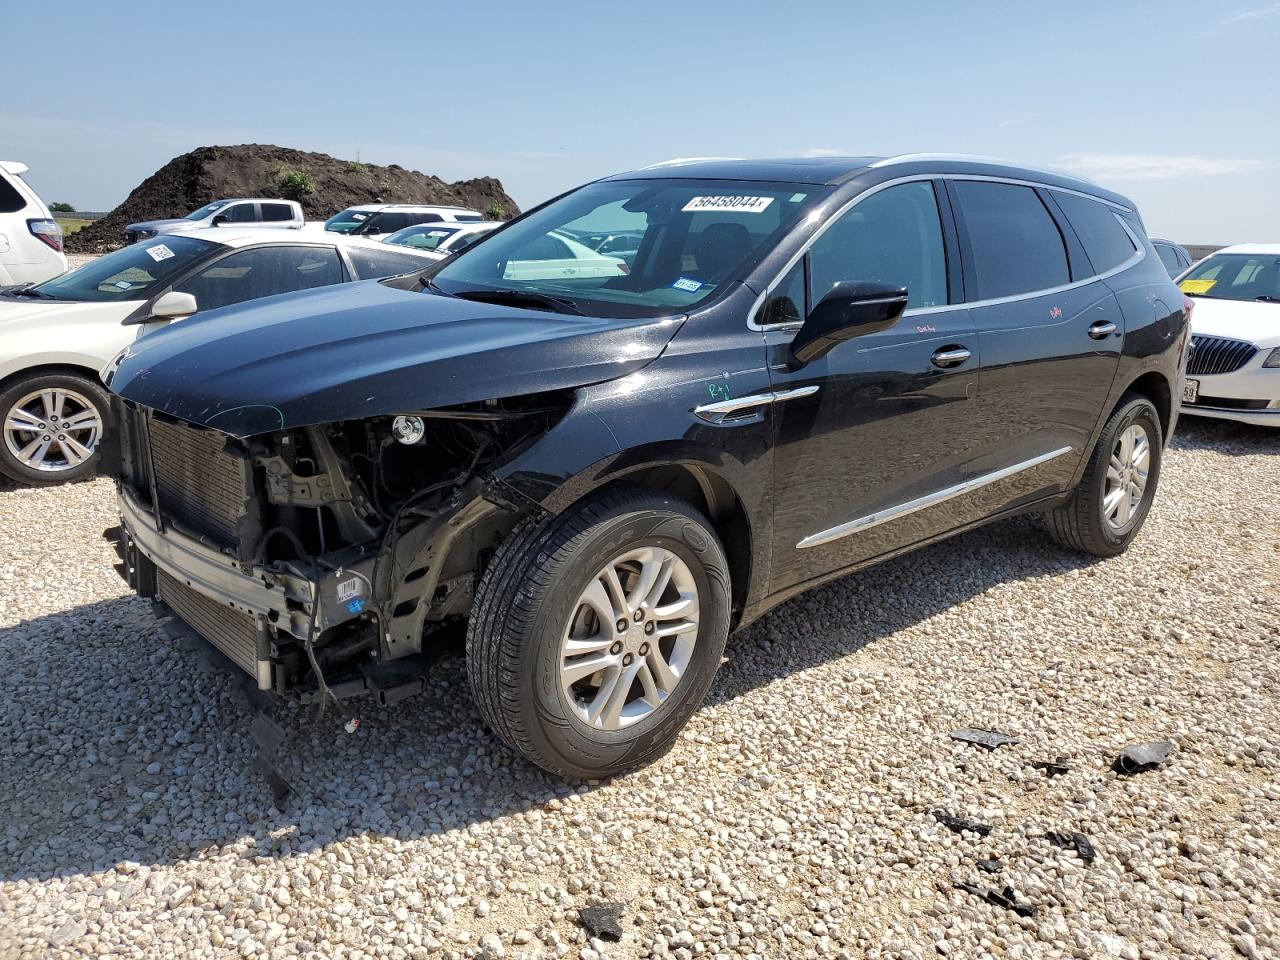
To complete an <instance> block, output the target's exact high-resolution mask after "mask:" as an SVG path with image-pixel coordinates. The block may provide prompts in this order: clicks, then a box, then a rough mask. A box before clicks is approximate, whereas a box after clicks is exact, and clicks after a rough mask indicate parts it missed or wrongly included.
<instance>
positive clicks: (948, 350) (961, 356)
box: [931, 346, 973, 369]
mask: <svg viewBox="0 0 1280 960" xmlns="http://www.w3.org/2000/svg"><path fill="white" fill-rule="evenodd" d="M971 356H973V354H972V353H970V352H969V349H968V348H967V347H960V346H950V347H943V348H942V349H940V350H935V351H934V353H933V357H932V358H931V359H932V360H933V365H934V366H935V367H942V368H944V369H945V368H947V367H958V366H960V364H962V363H964V362H965V361H966V360H968V359H969V358H970V357H971Z"/></svg>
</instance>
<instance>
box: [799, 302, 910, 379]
mask: <svg viewBox="0 0 1280 960" xmlns="http://www.w3.org/2000/svg"><path fill="white" fill-rule="evenodd" d="M906 308H907V291H906V288H905V287H895V286H893V285H892V284H889V283H875V282H872V281H866V280H847V281H844V282H842V283H837V284H836V285H835V286H834V287H832V288H831V289H830V290H828V291H827V295H826V296H824V297H823V298H822V299H821V300H819V301H818V305H817V306H815V307H814V308H813V309H812V310H811V311H810V312H809V316H808V318H807V319H806V320H805V322H804V324H803V325H802V326H801V327H800V329H799V330H797V331H796V335H795V339H793V340H792V341H791V363H790V367H791V369H792V370H798V369H799V368H800V367H803V366H804V365H805V364H807V363H813V361H815V360H818V359H820V358H822V357H825V356H826V355H827V354H828V353H830V352H831V351H832V349H834V348H835V347H836V346H838V345H839V344H842V343H844V342H845V341H846V340H852V339H853V338H854V337H861V336H863V335H864V334H868V333H877V332H878V331H880V330H888V329H889V328H890V327H892V326H893V325H894V324H895V323H897V322H898V318H899V317H901V316H902V311H903V310H905V309H906Z"/></svg>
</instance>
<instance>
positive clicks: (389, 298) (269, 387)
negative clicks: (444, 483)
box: [108, 280, 682, 437]
mask: <svg viewBox="0 0 1280 960" xmlns="http://www.w3.org/2000/svg"><path fill="white" fill-rule="evenodd" d="M681 321H682V318H674V319H673V318H666V319H661V320H652V319H643V320H608V319H601V318H594V317H578V316H567V315H565V314H558V313H549V312H546V311H541V310H526V309H521V308H516V307H506V306H494V305H492V304H486V303H476V302H474V301H468V300H459V299H456V298H453V297H443V296H437V295H434V294H429V293H416V292H412V291H408V290H399V289H396V288H394V287H391V286H385V285H383V284H382V283H380V282H378V281H376V280H368V281H364V282H361V283H346V284H339V285H335V286H332V287H324V288H320V289H317V290H311V291H306V292H303V293H296V294H285V295H283V296H278V297H268V298H266V299H263V300H257V301H254V302H252V303H246V304H242V305H240V306H238V307H228V308H226V309H223V310H213V311H210V312H208V313H201V314H197V315H196V316H194V317H191V318H189V319H187V320H184V321H183V322H182V323H176V324H173V325H171V326H169V327H168V328H166V329H164V330H160V331H158V332H156V333H153V334H149V335H147V336H146V337H143V338H141V339H140V340H139V341H138V342H137V343H136V344H135V345H134V346H132V347H130V348H129V349H128V350H127V351H125V353H124V354H123V355H122V356H121V358H120V359H119V362H118V365H117V366H116V367H115V369H114V370H112V371H110V372H109V381H108V383H109V386H110V387H111V389H112V390H113V391H115V392H116V393H118V394H119V395H120V396H122V397H124V398H125V399H126V400H131V401H133V402H135V403H138V404H141V405H142V406H145V407H151V408H153V409H156V410H159V411H161V412H163V413H167V414H170V415H171V416H174V417H177V418H179V419H181V420H186V421H188V422H190V423H196V424H200V425H203V426H208V427H213V428H215V429H217V430H221V431H223V432H225V433H230V434H232V435H234V436H238V437H247V436H252V435H254V434H258V433H267V432H270V431H274V430H281V429H285V428H289V427H302V426H308V425H310V424H316V423H329V422H333V421H336V420H356V419H363V418H365V417H374V416H386V415H392V414H397V413H405V412H409V411H413V410H428V409H431V408H433V407H442V406H452V405H455V404H460V403H474V402H476V401H480V400H489V399H500V398H503V397H512V396H518V395H521V394H526V393H537V392H540V391H544V390H563V389H569V388H573V387H580V386H587V385H589V384H592V383H600V382H602V381H605V380H612V379H614V378H616V377H621V376H625V375H627V374H629V373H633V372H635V371H636V370H639V369H640V368H641V367H643V366H645V365H646V364H647V363H649V362H650V361H651V360H653V359H654V358H655V357H657V356H658V355H659V354H660V353H661V352H662V350H663V348H664V347H665V346H666V344H667V342H668V341H669V340H670V339H671V337H672V336H673V335H674V334H675V332H676V330H678V329H679V327H680V323H681Z"/></svg>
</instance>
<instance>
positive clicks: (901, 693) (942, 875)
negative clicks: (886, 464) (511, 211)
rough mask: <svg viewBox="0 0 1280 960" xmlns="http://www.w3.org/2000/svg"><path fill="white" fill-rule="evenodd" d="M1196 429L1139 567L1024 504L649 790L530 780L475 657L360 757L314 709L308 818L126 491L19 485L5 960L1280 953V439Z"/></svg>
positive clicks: (296, 763) (796, 650)
mask: <svg viewBox="0 0 1280 960" xmlns="http://www.w3.org/2000/svg"><path fill="white" fill-rule="evenodd" d="M1183 424H1184V425H1183V428H1182V430H1181V431H1180V434H1179V436H1178V438H1177V440H1176V441H1175V444H1174V449H1173V450H1172V452H1171V453H1170V455H1169V457H1168V459H1167V461H1166V465H1165V473H1164V476H1163V477H1162V491H1161V496H1160V497H1159V498H1158V500H1157V504H1156V508H1155V510H1154V512H1153V514H1152V516H1151V518H1150V520H1149V521H1148V523H1147V527H1146V530H1145V532H1144V533H1143V535H1142V536H1141V538H1140V539H1139V540H1138V542H1137V543H1136V544H1135V545H1134V547H1133V549H1132V550H1131V551H1130V552H1129V553H1128V554H1127V555H1125V556H1124V557H1121V558H1119V559H1116V560H1111V561H1107V562H1090V561H1089V560H1088V559H1083V558H1080V557H1077V556H1074V555H1072V554H1068V553H1066V552H1064V551H1062V550H1060V549H1058V548H1057V547H1055V546H1054V545H1052V543H1051V542H1050V541H1049V540H1048V538H1047V537H1046V535H1045V534H1044V533H1043V532H1042V530H1041V529H1040V527H1039V526H1037V525H1036V524H1035V523H1034V522H1033V521H1031V520H1018V521H1012V522H1006V523H1002V524H998V525H995V526H991V527H988V528H986V529H984V530H981V531H977V532H974V533H971V534H967V535H965V536H962V537H959V538H956V539H954V540H951V541H949V542H947V543H944V544H941V545H938V546H935V547H932V548H930V549H927V550H924V551H922V552H918V553H915V554H913V555H910V556H907V557H904V558H901V559H899V560H896V561H893V562H891V563H888V564H886V565H884V566H881V567H879V568H877V569H874V570H871V571H868V572H865V573H863V574H859V575H856V576H852V577H848V578H846V579H844V580H842V581H840V582H837V583H835V584H832V585H830V586H828V587H826V588H824V589H822V590H819V591H817V592H815V593H813V594H811V595H809V596H807V597H802V598H800V599H798V600H795V601H793V602H791V603H788V604H787V605H785V606H783V607H781V608H779V609H778V610H777V611H776V612H775V613H773V614H772V615H770V616H769V617H767V618H766V619H765V620H764V621H763V622H761V623H759V624H757V625H755V626H753V627H752V628H751V629H749V630H747V631H745V632H744V633H743V634H741V635H739V636H738V637H737V638H735V639H734V640H733V641H731V644H730V649H729V655H730V658H731V659H730V662H729V663H728V664H727V665H726V666H725V667H724V668H723V669H722V671H721V672H720V675H719V678H718V680H717V682H716V683H715V685H714V686H713V688H712V693H711V697H710V700H709V702H708V704H707V705H706V706H705V707H704V708H703V709H702V710H701V711H700V712H699V713H698V714H696V715H695V717H694V718H693V721H692V722H691V723H690V725H689V727H688V729H687V730H686V732H685V733H684V735H683V736H682V738H681V739H680V741H679V742H678V743H677V745H676V747H675V748H674V749H673V750H672V751H671V753H670V754H668V755H667V756H666V757H665V758H663V759H662V760H660V761H658V762H656V763H654V764H653V765H652V766H650V767H648V768H647V769H644V770H641V771H640V772H638V773H635V774H632V775H629V776H625V777H619V778H616V779H614V780H610V781H607V782H604V783H599V784H585V785H566V784H563V783H560V782H557V781H555V780H554V779H552V778H550V777H548V776H546V775H543V774H542V773H540V772H539V771H537V770H535V769H532V768H531V767H530V766H529V765H527V764H526V763H524V762H522V761H521V760H520V759H518V758H517V757H515V756H514V755H513V754H512V753H511V751H509V750H507V749H506V748H504V747H503V746H502V745H501V744H499V743H498V742H497V741H496V740H495V739H494V738H493V737H492V736H490V735H489V733H488V732H487V731H486V730H485V729H484V728H483V727H482V726H481V725H480V723H479V721H478V718H477V715H476V712H475V710H474V708H473V706H472V704H471V701H470V698H469V696H468V694H467V691H466V685H465V676H464V672H463V669H462V665H461V663H460V661H458V660H457V659H453V660H446V661H445V662H444V663H443V664H442V666H441V668H440V669H439V671H438V673H437V674H436V675H435V677H434V679H433V682H432V684H431V691H430V693H431V696H430V697H428V698H426V699H422V700H419V701H414V702H409V703H406V704H402V705H401V706H399V707H396V708H393V709H389V710H384V711H380V710H377V709H376V708H369V709H368V710H367V712H365V713H364V715H363V720H364V723H363V726H362V727H361V728H360V730H359V731H358V732H357V733H356V734H354V735H348V734H346V733H344V732H343V730H342V726H341V723H340V722H339V721H338V720H337V719H335V718H334V717H333V716H332V715H329V716H326V717H325V718H323V719H316V718H315V717H314V715H313V714H312V713H311V712H310V711H308V710H303V709H301V708H297V707H291V706H287V705H286V706H283V707H277V708H276V710H275V715H276V717H277V718H278V719H279V720H280V721H281V723H282V724H283V725H284V726H285V727H286V728H287V730H288V732H289V735H290V737H291V739H292V748H291V752H290V754H289V756H288V758H287V759H286V760H285V761H284V764H283V766H284V770H285V773H286V774H287V775H288V776H289V777H290V778H291V780H292V781H293V783H294V784H295V786H296V788H297V793H296V795H295V796H294V797H293V798H292V799H291V800H290V801H289V802H288V803H287V804H286V805H285V806H286V809H285V810H284V812H283V813H281V812H277V811H275V810H274V809H272V807H271V802H270V793H269V792H268V790H267V788H266V787H265V785H264V783H263V780H262V778H261V777H260V776H259V775H258V774H257V773H255V772H254V770H253V769H252V761H253V753H252V750H251V748H250V746H249V740H248V737H247V733H246V731H247V726H248V722H249V719H250V715H251V714H250V708H249V706H248V705H247V701H246V699H245V697H244V695H243V692H242V685H241V683H240V681H239V679H238V678H237V676H236V675H235V674H233V673H229V672H226V671H224V670H223V669H221V668H220V667H218V666H217V665H216V664H215V663H214V661H213V659H212V658H211V657H209V656H207V655H202V652H201V651H200V650H197V649H186V648H184V647H183V646H182V645H181V644H175V643H174V642H173V641H170V640H167V639H166V638H165V636H164V634H163V633H162V631H160V630H159V629H158V628H157V627H156V626H155V624H154V623H153V621H152V618H151V615H150V613H149V609H148V606H147V604H145V603H143V602H141V601H138V600H136V599H130V598H129V597H128V596H126V593H125V591H124V589H123V586H122V584H121V582H120V581H119V580H118V579H117V578H116V575H115V573H114V572H112V570H111V562H112V559H113V557H112V556H111V555H110V553H109V549H108V547H107V545H106V544H105V543H104V542H103V541H101V540H100V539H99V538H98V531H100V530H101V529H102V528H104V527H106V526H108V525H110V524H111V523H113V517H112V507H111V504H112V490H111V487H110V485H109V484H108V483H106V482H103V481H96V482H94V483H91V484H83V485H79V486H75V487H72V488H62V489H55V490H26V489H17V488H12V487H8V488H0V655H3V658H4V664H5V674H4V681H3V688H2V689H3V695H2V696H0V720H2V722H3V727H2V729H4V730H5V731H6V732H7V736H6V737H5V738H4V739H3V740H0V798H3V799H2V801H0V802H2V803H3V812H2V813H0V956H3V957H6V958H7V957H13V956H17V957H58V956H83V955H92V954H97V955H111V956H119V957H144V956H145V957H168V956H190V955H196V956H206V957H214V956H236V955H240V956H246V957H272V958H275V957H292V956H306V957H316V958H321V957H323V958H326V960H327V958H331V957H400V956H414V957H416V956H437V955H443V956H455V957H475V956H480V957H490V958H492V957H504V956H505V957H514V956H531V957H560V956H570V957H583V958H588V960H590V958H593V957H600V956H608V957H647V956H667V955H670V954H674V955H675V956H679V957H689V956H708V957H712V956H714V957H730V956H756V957H780V956H804V957H807V956H815V957H816V956H822V957H826V956H835V957H841V956H845V957H851V958H853V957H884V958H889V957H903V958H907V957H914V958H924V957H933V956H938V955H942V956H952V957H980V956H995V957H1009V958H1018V957H1021V958H1033V957H1034V958H1040V957H1050V958H1052V957H1090V958H1092V957H1109V956H1119V957H1130V958H1137V957H1144V958H1167V957H1183V956H1187V957H1223V958H1226V957H1234V956H1245V957H1264V956H1273V955H1276V953H1277V951H1280V825H1277V816H1276V814H1277V811H1280V802H1278V801H1280V752H1278V750H1277V745H1276V731H1277V729H1278V728H1280V705H1278V701H1277V693H1276V691H1277V690H1280V657H1277V652H1278V651H1280V634H1278V633H1277V629H1278V628H1277V625H1278V624H1280V566H1278V561H1277V557H1280V434H1277V433H1271V434H1268V433H1266V432H1264V431H1261V430H1256V429H1248V428H1243V427H1238V426H1235V425H1229V424H1221V423H1215V422H1211V421H1195V420H1184V421H1183ZM966 726H978V727H995V728H998V729H1000V730H1003V731H1005V732H1008V733H1010V734H1012V735H1014V736H1016V737H1018V738H1019V739H1020V742H1019V743H1017V744H1014V745H1010V746H1002V747H1000V748H999V749H997V750H994V751H991V752H988V751H985V750H982V749H980V748H978V747H974V746H969V745H965V744H962V743H957V742H953V741H951V740H950V739H949V736H948V735H949V733H950V732H951V731H952V730H954V729H956V728H959V727H966ZM1162 738H1170V739H1172V740H1174V741H1175V742H1176V744H1177V749H1176V751H1175V752H1174V753H1173V755H1172V756H1171V758H1170V759H1169V760H1168V761H1167V762H1166V763H1165V764H1164V765H1163V766H1162V767H1160V768H1158V769H1155V770H1152V771H1149V772H1145V773H1140V774H1137V775H1135V776H1132V777H1127V778H1125V777H1118V776H1117V775H1116V774H1115V773H1113V772H1111V771H1110V769H1109V765H1110V763H1111V761H1112V759H1113V758H1114V757H1115V755H1116V753H1117V751H1118V750H1120V749H1121V748H1122V747H1124V746H1125V745H1126V744H1130V743H1134V742H1138V741H1145V740H1154V739H1162ZM1057 757H1062V758H1063V761H1062V762H1063V763H1065V764H1066V765H1067V766H1068V767H1069V768H1070V770H1069V771H1068V772H1066V773H1064V774H1061V775H1058V776H1053V777H1050V776H1049V775H1048V774H1047V773H1046V772H1044V771H1042V770H1040V769H1038V768H1036V767H1034V766H1033V763H1034V762H1035V761H1037V760H1045V759H1049V760H1052V759H1054V758H1057ZM935 809H941V810H944V811H946V812H948V813H950V814H953V815H955V816H959V817H964V818H968V819H971V820H978V821H982V822H984V823H986V824H989V825H990V826H991V832H990V835H989V836H987V837H985V838H983V837H980V836H978V835H976V834H974V833H964V834H955V833H952V832H950V831H949V830H948V829H946V828H945V827H943V826H942V825H941V824H939V823H938V822H936V820H935V819H934V818H933V816H931V811H933V810H935ZM1052 830H1056V831H1064V832H1066V833H1068V834H1069V833H1071V832H1080V833H1082V834H1084V835H1086V836H1087V837H1088V838H1089V839H1090V841H1091V843H1092V845H1093V847H1094V848H1096V851H1097V857H1096V859H1095V860H1093V862H1092V863H1086V862H1085V861H1084V860H1083V859H1081V858H1080V856H1079V855H1078V854H1077V853H1076V852H1075V851H1073V850H1072V851H1068V850H1062V849H1059V848H1057V847H1055V846H1054V845H1052V844H1051V843H1050V842H1048V841H1047V840H1046V839H1045V836H1044V835H1045V833H1046V832H1047V831H1052ZM980 859H994V860H999V861H1000V862H1001V864H1002V865H1001V866H1000V867H999V868H998V869H997V872H996V873H994V874H987V873H983V872H981V871H980V870H979V869H978V867H977V865H976V864H977V861H978V860H980ZM956 881H964V882H969V883H974V884H979V885H981V886H982V887H984V888H986V887H1003V886H1004V885H1006V884H1007V885H1008V886H1010V887H1012V888H1013V891H1014V895H1015V897H1016V899H1017V901H1018V902H1020V903H1024V904H1027V905H1031V906H1034V907H1035V910H1036V912H1035V916H1034V917H1023V916H1020V915H1018V914H1017V913H1015V912H1014V911H1012V910H1009V909H1005V908H1002V907H1001V906H998V905H994V904H991V903H988V902H984V901H983V900H981V899H979V898H977V897H976V896H974V895H972V894H970V893H966V892H963V891H961V890H957V889H955V888H954V887H953V884H954V883H955V882H956ZM610 902H616V903H620V904H622V927H623V936H622V939H621V942H618V943H613V942H609V941H602V940H598V939H588V937H587V935H586V934H585V933H584V932H582V931H581V930H580V929H579V927H578V925H577V919H578V914H577V910H578V908H579V907H581V906H585V905H590V904H599V903H610Z"/></svg>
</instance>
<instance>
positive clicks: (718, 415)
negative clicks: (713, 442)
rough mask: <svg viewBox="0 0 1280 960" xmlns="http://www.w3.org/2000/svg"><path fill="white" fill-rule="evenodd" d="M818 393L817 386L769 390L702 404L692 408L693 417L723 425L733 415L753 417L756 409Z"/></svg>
mask: <svg viewBox="0 0 1280 960" xmlns="http://www.w3.org/2000/svg"><path fill="white" fill-rule="evenodd" d="M817 392H818V386H817V384H813V385H811V386H808V387H796V388H794V389H792V390H771V391H770V392H769V393H753V394H751V395H750V396H746V397H735V398H733V399H732V400H717V401H716V402H715V403H704V404H702V405H701V406H697V407H694V408H693V413H694V415H695V416H697V417H700V418H702V419H703V420H706V421H707V422H708V423H724V422H725V421H727V420H730V419H731V418H733V417H734V416H735V415H739V414H743V413H749V414H750V415H752V416H754V414H755V411H756V408H757V407H767V406H769V405H770V404H773V403H782V402H784V401H786V400H795V399H797V398H799V397H808V396H812V395H813V394H815V393H817Z"/></svg>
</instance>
